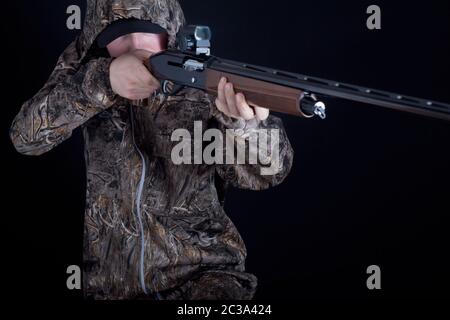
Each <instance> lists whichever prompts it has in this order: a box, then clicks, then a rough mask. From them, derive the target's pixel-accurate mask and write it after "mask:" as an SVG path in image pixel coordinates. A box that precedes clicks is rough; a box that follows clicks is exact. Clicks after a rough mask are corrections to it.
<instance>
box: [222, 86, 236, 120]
mask: <svg viewBox="0 0 450 320" xmlns="http://www.w3.org/2000/svg"><path fill="white" fill-rule="evenodd" d="M225 99H226V101H227V106H228V110H230V115H231V116H232V117H235V118H239V112H238V111H237V107H236V94H235V93H234V89H233V84H232V83H230V82H229V83H227V84H226V85H225Z"/></svg>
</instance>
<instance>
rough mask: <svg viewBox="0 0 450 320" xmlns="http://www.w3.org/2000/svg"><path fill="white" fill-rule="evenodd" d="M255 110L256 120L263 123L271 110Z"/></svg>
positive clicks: (257, 108)
mask: <svg viewBox="0 0 450 320" xmlns="http://www.w3.org/2000/svg"><path fill="white" fill-rule="evenodd" d="M253 109H254V110H255V115H256V119H258V120H260V121H262V120H266V119H267V117H268V116H269V109H267V108H263V107H253Z"/></svg>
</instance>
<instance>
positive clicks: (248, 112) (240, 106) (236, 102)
mask: <svg viewBox="0 0 450 320" xmlns="http://www.w3.org/2000/svg"><path fill="white" fill-rule="evenodd" d="M217 92H218V93H217V99H216V106H217V109H219V110H220V111H222V112H223V113H224V114H226V115H227V116H229V117H232V118H236V119H244V120H251V119H253V118H256V119H257V120H265V119H267V117H268V116H269V109H266V108H262V107H258V106H253V108H252V107H250V106H249V105H248V103H247V101H246V100H245V96H244V94H242V93H235V92H234V88H233V84H232V83H230V82H227V79H226V78H224V77H222V79H220V82H219V86H218V88H217Z"/></svg>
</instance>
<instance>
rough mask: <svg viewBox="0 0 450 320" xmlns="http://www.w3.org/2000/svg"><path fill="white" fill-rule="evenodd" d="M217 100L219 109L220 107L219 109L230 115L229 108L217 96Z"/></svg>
mask: <svg viewBox="0 0 450 320" xmlns="http://www.w3.org/2000/svg"><path fill="white" fill-rule="evenodd" d="M215 102H216V106H217V109H219V111H221V112H222V113H224V114H225V115H227V116H230V113H229V112H228V109H227V108H226V106H225V104H224V103H223V102H222V101H220V100H219V98H217V99H216V101H215Z"/></svg>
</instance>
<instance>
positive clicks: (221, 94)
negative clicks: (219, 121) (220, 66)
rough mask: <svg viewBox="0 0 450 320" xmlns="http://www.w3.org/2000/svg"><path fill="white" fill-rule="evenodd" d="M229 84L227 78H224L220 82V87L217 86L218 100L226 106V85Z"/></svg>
mask: <svg viewBox="0 0 450 320" xmlns="http://www.w3.org/2000/svg"><path fill="white" fill-rule="evenodd" d="M226 83H227V79H226V78H225V77H222V78H221V79H220V81H219V85H218V86H217V99H219V101H220V102H221V103H222V104H226V103H227V101H226V99H225V85H226Z"/></svg>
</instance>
